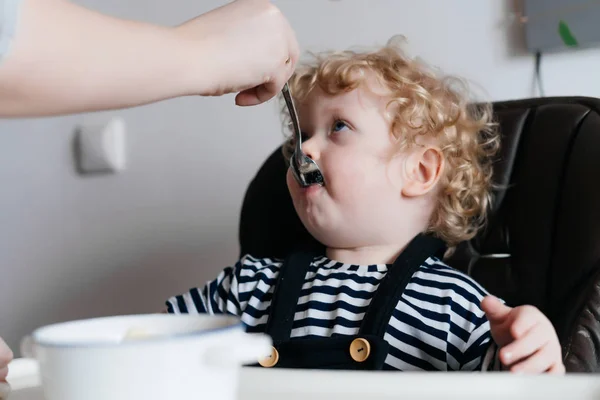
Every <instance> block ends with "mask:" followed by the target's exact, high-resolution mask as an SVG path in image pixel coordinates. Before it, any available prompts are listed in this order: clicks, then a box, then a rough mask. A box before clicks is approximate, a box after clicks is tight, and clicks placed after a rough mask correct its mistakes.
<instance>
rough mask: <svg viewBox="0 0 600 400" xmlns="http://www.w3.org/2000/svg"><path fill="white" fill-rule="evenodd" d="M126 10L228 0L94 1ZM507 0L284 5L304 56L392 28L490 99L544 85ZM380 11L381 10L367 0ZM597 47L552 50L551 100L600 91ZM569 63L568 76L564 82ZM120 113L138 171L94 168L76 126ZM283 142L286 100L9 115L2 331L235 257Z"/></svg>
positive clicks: (191, 277) (1, 203)
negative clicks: (240, 233)
mask: <svg viewBox="0 0 600 400" xmlns="http://www.w3.org/2000/svg"><path fill="white" fill-rule="evenodd" d="M81 2H82V3H83V4H86V5H88V6H90V7H93V8H95V9H98V10H102V11H104V12H108V13H112V14H115V15H119V16H123V17H130V18H135V19H142V20H148V21H154V22H159V23H164V24H176V23H179V22H181V21H184V20H186V19H188V18H190V17H191V16H193V15H196V14H199V13H201V12H204V11H206V10H209V9H211V8H214V7H216V6H218V5H220V4H223V3H224V1H220V0H204V1H199V0H171V1H158V0H154V1H149V0H126V1H124V0H86V1H81ZM512 3H513V2H512V1H506V2H504V1H499V0H453V1H451V2H447V1H439V0H420V1H413V0H373V1H368V2H367V1H364V0H340V1H328V0H302V1H300V0H277V1H276V4H278V5H279V6H280V7H281V8H282V10H283V11H284V12H285V14H286V15H287V16H288V18H289V19H290V21H291V23H292V25H293V27H294V28H295V29H296V31H297V35H298V39H299V41H300V43H301V46H302V48H303V50H319V49H329V48H340V47H341V48H345V47H348V46H353V45H360V46H371V45H377V44H382V43H384V42H385V41H387V39H388V38H389V37H391V36H392V35H395V34H404V35H406V36H407V37H408V38H409V40H410V48H411V49H412V51H413V53H418V54H419V55H420V56H421V57H423V58H424V59H425V60H427V61H430V62H432V63H434V64H436V65H439V66H440V67H442V68H444V69H445V70H447V72H451V73H459V74H462V75H464V76H466V77H467V78H469V79H470V80H471V81H473V82H475V83H476V84H477V85H479V86H481V87H483V88H485V92H483V91H481V90H480V91H479V92H480V93H487V95H488V98H491V99H494V100H497V99H508V98H519V97H528V96H531V95H532V89H531V88H532V71H533V59H532V57H531V56H530V55H527V54H525V55H522V54H519V52H518V51H517V50H516V49H515V48H514V43H515V37H517V36H518V35H515V34H512V33H510V29H511V28H510V26H508V25H507V24H506V22H507V15H508V14H507V10H508V9H509V6H508V5H509V4H512ZM367 5H368V6H369V7H371V8H370V9H368V8H367ZM598 65H600V51H598V50H586V51H580V52H569V53H563V54H556V55H550V56H548V57H547V58H545V60H544V64H543V66H542V70H543V77H544V81H545V86H546V93H547V95H590V96H598V97H600V78H599V77H598V74H597V68H598ZM564 71H569V73H570V74H569V76H570V80H568V81H563V80H561V79H562V78H563V76H564ZM113 115H119V116H122V117H123V118H124V119H125V121H126V123H127V125H128V129H129V136H128V139H127V140H128V147H129V162H128V169H127V170H125V171H124V172H123V173H121V174H119V175H110V176H103V177H94V178H81V177H79V176H77V175H76V174H75V172H74V168H73V165H72V157H71V142H72V138H73V131H74V128H75V126H76V125H78V124H80V123H89V122H103V121H106V120H107V119H108V118H109V117H111V116H113ZM280 139H281V131H280V122H279V117H278V114H277V107H276V105H275V104H273V103H269V104H266V105H263V106H260V107H252V108H244V109H242V108H237V107H235V106H234V105H233V97H232V96H225V97H223V98H211V99H202V98H186V99H177V100H170V101H166V102H163V103H160V104H155V105H151V106H146V107H140V108H136V109H131V110H127V111H121V112H116V113H98V114H92V115H79V116H73V117H65V118H50V119H36V120H16V121H6V120H5V121H1V122H0V152H1V156H0V183H1V184H2V189H1V196H0V336H2V337H5V338H6V339H7V341H8V343H9V344H10V345H11V346H13V347H15V348H16V346H17V343H18V341H19V338H20V337H21V336H22V335H24V334H26V333H28V332H29V331H30V330H31V329H33V328H35V327H37V326H40V325H42V324H46V323H50V322H55V321H61V320H65V319H73V318H82V317H90V316H98V315H107V314H118V313H137V312H153V311H158V310H160V309H161V308H162V305H163V301H164V299H165V298H166V297H168V296H170V295H172V294H177V293H180V292H182V291H184V290H186V289H188V288H189V287H191V286H192V285H199V284H202V283H203V282H204V281H205V280H207V279H210V278H212V277H214V276H215V274H216V273H217V272H218V271H219V270H220V269H221V268H223V267H224V266H226V265H228V264H231V263H233V262H235V260H236V256H237V252H238V246H237V223H238V217H239V209H240V205H241V199H242V196H243V193H244V190H245V188H246V185H247V183H248V181H249V180H250V178H251V177H252V176H253V174H254V173H255V171H256V169H257V168H258V166H259V165H260V163H261V162H262V161H263V160H264V158H265V157H266V156H267V155H268V154H269V153H270V152H271V151H272V150H273V148H275V146H276V145H277V144H278V143H279V141H280Z"/></svg>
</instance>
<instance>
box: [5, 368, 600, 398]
mask: <svg viewBox="0 0 600 400" xmlns="http://www.w3.org/2000/svg"><path fill="white" fill-rule="evenodd" d="M15 369H16V370H19V369H20V371H15V372H13V373H12V374H13V375H12V380H11V381H10V382H11V384H12V386H13V391H12V393H11V394H10V396H9V400H43V396H42V392H41V388H40V387H39V386H38V384H39V381H38V379H37V378H36V377H35V376H34V375H35V374H34V375H31V374H29V375H27V374H25V373H24V372H23V371H28V370H29V371H31V365H24V364H22V365H21V366H18V368H15ZM16 373H20V374H19V376H16V375H15V374H16ZM10 378H11V377H10V376H9V379H10ZM238 393H239V400H270V399H273V400H275V399H277V400H300V399H302V400H307V399H309V400H336V399H343V400H359V399H360V400H365V399H368V400H379V399H386V400H387V399H402V400H406V399H420V400H421V399H422V400H425V399H443V400H453V399H457V400H469V399H473V400H475V399H476V400H482V399H486V400H487V399H503V400H517V399H527V400H530V399H561V400H562V399H568V400H571V399H573V400H575V399H577V400H579V399H581V400H588V399H589V400H592V399H594V400H600V375H596V374H571V375H566V376H562V377H554V376H550V375H537V376H528V375H514V374H509V373H440V372H429V373H407V372H400V373H399V372H354V371H353V372H348V371H337V372H336V371H308V370H283V369H263V368H243V369H242V372H241V376H240V384H239V391H238ZM190 398H192V396H190ZM107 400H108V399H107ZM170 400H171V399H170ZM173 400H177V399H173ZM186 400H188V399H186Z"/></svg>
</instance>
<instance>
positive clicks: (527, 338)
mask: <svg viewBox="0 0 600 400" xmlns="http://www.w3.org/2000/svg"><path fill="white" fill-rule="evenodd" d="M545 332H546V331H545V329H544V326H543V325H541V324H537V325H534V326H533V327H532V328H531V329H530V330H529V331H527V332H526V333H525V335H523V336H521V337H520V338H518V339H516V340H515V341H514V342H512V343H510V344H508V345H506V346H504V347H503V348H502V349H500V361H501V362H502V364H504V365H507V366H508V365H513V364H514V363H516V362H518V361H519V360H522V359H524V358H527V357H529V356H531V355H532V354H534V353H535V352H537V351H538V350H540V349H541V348H542V347H543V346H545V345H546V344H547V343H548V342H549V341H550V338H549V337H548V335H546V334H545Z"/></svg>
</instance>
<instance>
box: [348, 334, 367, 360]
mask: <svg viewBox="0 0 600 400" xmlns="http://www.w3.org/2000/svg"><path fill="white" fill-rule="evenodd" d="M370 355H371V344H370V343H369V341H368V340H366V339H363V338H358V339H354V340H353V341H352V343H350V357H352V359H353V360H354V361H356V362H363V361H365V360H366V359H367V358H369V356H370Z"/></svg>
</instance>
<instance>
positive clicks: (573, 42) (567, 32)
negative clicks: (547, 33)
mask: <svg viewBox="0 0 600 400" xmlns="http://www.w3.org/2000/svg"><path fill="white" fill-rule="evenodd" d="M558 34H559V35H560V38H561V39H562V41H563V43H564V44H565V46H568V47H576V46H577V39H576V38H575V36H574V35H573V33H572V32H571V29H570V28H569V25H567V23H566V22H565V21H560V22H559V23H558Z"/></svg>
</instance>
